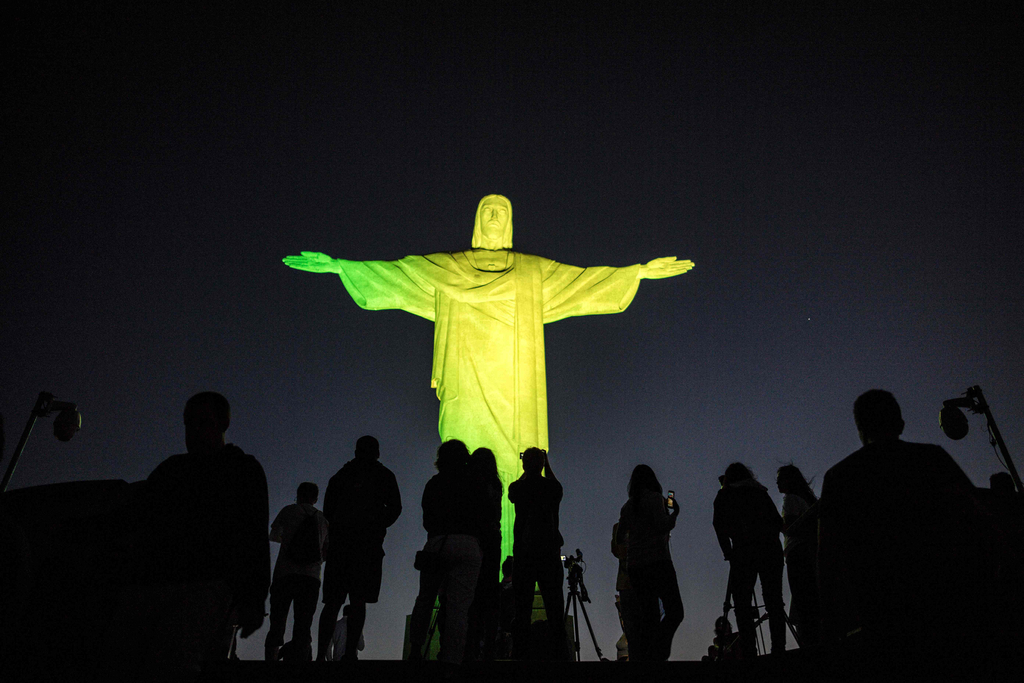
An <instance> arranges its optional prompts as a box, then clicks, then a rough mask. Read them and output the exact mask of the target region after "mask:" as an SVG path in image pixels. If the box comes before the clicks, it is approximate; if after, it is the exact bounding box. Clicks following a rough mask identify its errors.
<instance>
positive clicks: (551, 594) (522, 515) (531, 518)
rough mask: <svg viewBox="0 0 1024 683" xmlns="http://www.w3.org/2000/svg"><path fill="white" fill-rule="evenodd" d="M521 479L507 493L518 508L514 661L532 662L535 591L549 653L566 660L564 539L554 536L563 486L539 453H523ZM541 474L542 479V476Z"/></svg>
mask: <svg viewBox="0 0 1024 683" xmlns="http://www.w3.org/2000/svg"><path fill="white" fill-rule="evenodd" d="M522 457H523V476H521V477H519V479H517V480H516V481H514V482H512V483H511V484H510V485H509V487H508V499H509V500H510V501H511V502H512V504H513V505H515V507H516V521H515V526H514V528H513V546H512V554H513V556H514V557H515V558H516V560H515V573H514V574H513V575H512V590H513V591H514V593H515V603H516V618H515V621H514V622H513V624H512V646H513V650H512V653H513V654H512V657H513V659H527V658H529V657H530V615H531V613H532V611H533V591H534V585H535V584H536V585H537V586H539V587H540V594H541V596H542V597H543V598H544V611H545V612H547V622H548V628H549V629H550V630H551V648H552V649H551V651H552V652H554V653H557V654H556V657H559V656H560V655H561V654H562V653H565V654H566V655H568V649H567V647H566V635H565V622H564V614H565V611H564V610H565V595H564V594H563V592H562V581H563V580H564V577H563V573H562V559H561V549H562V543H563V540H562V534H561V533H560V532H559V531H558V506H559V505H560V504H561V502H562V485H561V484H560V483H559V481H558V479H556V478H555V473H554V472H553V471H552V469H551V461H550V459H549V458H548V453H547V451H545V450H544V449H541V448H527V449H526V450H525V451H524V452H523V456H522ZM545 470H546V471H547V472H546V476H545V474H544V472H545Z"/></svg>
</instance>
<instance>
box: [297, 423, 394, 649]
mask: <svg viewBox="0 0 1024 683" xmlns="http://www.w3.org/2000/svg"><path fill="white" fill-rule="evenodd" d="M400 514H402V497H401V494H400V493H399V491H398V482H397V481H395V475H394V474H393V473H392V472H391V470H389V469H388V468H387V467H385V466H384V465H382V464H381V463H380V445H379V444H378V443H377V439H375V438H373V437H372V436H362V437H359V440H358V441H356V452H355V457H354V458H353V459H352V460H349V461H348V462H347V463H345V466H344V467H342V468H341V469H340V470H338V472H337V473H336V474H335V475H334V476H333V477H331V480H330V481H329V482H328V484H327V492H326V494H324V516H325V517H327V521H328V522H329V524H330V532H329V536H328V544H327V563H326V566H325V568H324V580H323V603H324V607H323V611H322V612H321V614H320V623H319V626H318V634H317V641H318V642H317V655H316V657H317V661H326V659H327V651H328V649H329V647H330V643H331V636H332V635H333V633H334V626H335V623H336V622H337V620H338V613H339V612H340V611H341V607H342V605H344V604H345V600H346V599H347V600H348V601H349V613H348V634H347V642H346V644H345V656H344V658H345V659H350V660H352V659H356V652H357V651H358V643H359V638H360V636H362V633H363V624H364V623H365V622H366V605H367V603H374V602H377V598H378V597H379V595H380V583H381V576H382V571H383V565H384V537H385V535H387V530H388V527H389V526H391V525H392V524H394V523H395V520H397V519H398V516H399V515H400Z"/></svg>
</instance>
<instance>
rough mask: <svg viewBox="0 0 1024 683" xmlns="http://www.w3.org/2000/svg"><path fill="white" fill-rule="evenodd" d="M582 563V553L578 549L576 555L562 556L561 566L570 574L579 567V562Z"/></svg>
mask: <svg viewBox="0 0 1024 683" xmlns="http://www.w3.org/2000/svg"><path fill="white" fill-rule="evenodd" d="M582 561H583V553H582V552H581V551H580V549H579V548H576V555H562V566H563V567H565V568H566V569H568V570H569V571H570V572H571V571H572V570H573V569H574V568H576V567H579V565H580V562H582Z"/></svg>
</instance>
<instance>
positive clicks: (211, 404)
mask: <svg viewBox="0 0 1024 683" xmlns="http://www.w3.org/2000/svg"><path fill="white" fill-rule="evenodd" d="M230 424H231V406H230V405H229V404H228V400H227V399H226V398H224V397H223V396H221V395H220V394H218V393H217V392H215V391H204V392H201V393H198V394H196V395H195V396H193V397H192V398H190V399H189V400H188V401H186V402H185V448H186V449H187V450H188V452H189V453H193V454H212V453H216V452H218V451H220V449H222V448H223V447H224V432H226V431H227V430H228V426H229V425H230Z"/></svg>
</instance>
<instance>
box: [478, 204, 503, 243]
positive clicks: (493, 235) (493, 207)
mask: <svg viewBox="0 0 1024 683" xmlns="http://www.w3.org/2000/svg"><path fill="white" fill-rule="evenodd" d="M507 227H508V207H507V206H505V204H504V203H503V202H499V201H493V202H487V203H486V204H484V205H483V206H482V207H480V229H481V230H483V233H484V238H486V239H487V240H498V241H501V238H502V237H503V236H504V234H505V228H507Z"/></svg>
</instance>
